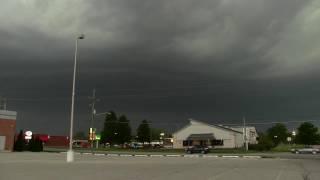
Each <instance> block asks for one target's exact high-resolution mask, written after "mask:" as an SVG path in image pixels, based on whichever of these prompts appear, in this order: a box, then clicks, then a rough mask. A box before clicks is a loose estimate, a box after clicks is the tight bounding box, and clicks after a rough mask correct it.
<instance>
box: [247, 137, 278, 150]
mask: <svg viewBox="0 0 320 180" xmlns="http://www.w3.org/2000/svg"><path fill="white" fill-rule="evenodd" d="M273 146H274V144H273V142H272V140H271V139H270V138H269V136H267V135H265V134H263V133H259V138H258V144H249V149H250V150H257V151H269V150H270V149H271V148H272V147H273Z"/></svg>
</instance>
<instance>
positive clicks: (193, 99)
mask: <svg viewBox="0 0 320 180" xmlns="http://www.w3.org/2000/svg"><path fill="white" fill-rule="evenodd" d="M319 6H320V5H319V2H318V1H316V0H314V1H311V0H310V1H302V0H283V1H276V0H258V1H252V0H240V1H231V0H215V1H212V0H206V1H192V0H173V1H172V0H171V1H169V0H164V1H156V0H148V1H142V0H133V1H132V0H130V1H129V0H108V1H98V0H94V1H85V0H82V1H79V0H70V1H63V0H54V1H43V0H20V1H18V0H17V1H5V2H2V6H1V7H0V23H1V27H0V54H1V66H0V81H1V82H3V83H4V84H5V86H1V87H0V94H2V95H5V96H7V97H9V98H10V99H11V101H9V102H10V103H9V105H10V106H9V107H10V108H11V109H14V110H17V111H18V112H19V123H18V125H19V127H21V128H31V129H35V130H36V131H48V132H50V133H55V132H57V133H65V132H66V130H67V128H65V127H67V126H68V113H69V104H70V98H69V96H70V92H71V89H70V88H71V86H70V83H71V80H72V65H73V64H72V63H73V61H72V60H73V53H74V40H75V37H76V35H77V34H78V33H82V32H83V33H85V34H86V39H84V40H81V41H80V42H79V67H78V74H77V75H78V77H77V102H78V103H77V117H78V118H79V119H77V122H78V123H77V124H76V126H77V129H86V128H87V127H88V121H86V119H88V115H87V114H88V105H87V104H88V103H89V101H88V99H87V97H88V96H89V95H90V92H91V90H92V89H93V88H94V87H95V88H97V95H98V96H99V97H100V98H101V102H100V103H98V105H97V110H98V111H106V110H109V109H114V110H116V111H118V112H120V113H125V114H128V116H129V117H131V118H132V120H133V121H134V122H135V123H137V122H138V121H140V120H141V119H143V118H147V119H150V120H152V121H153V122H155V123H158V125H161V122H162V125H163V124H167V126H166V127H168V126H170V125H168V124H170V123H171V124H174V123H179V122H185V120H186V119H187V118H190V117H193V118H199V119H203V120H206V121H210V122H237V123H238V122H239V121H240V119H241V116H243V115H246V116H248V117H249V119H251V120H252V121H255V120H261V119H262V120H274V119H287V120H288V119H301V118H319V116H320V115H319V114H318V113H317V111H316V109H315V107H317V106H318V105H319V104H318V103H317V101H316V99H318V98H319V96H318V95H317V92H318V91H317V90H318V89H319V86H317V85H316V84H317V83H316V82H317V79H316V78H311V77H312V76H313V74H314V73H317V70H318V68H317V65H318V61H317V58H318V57H319V52H318V51H317V49H318V48H319V47H320V43H319V42H320V41H319V38H318V35H317V33H318V32H319V30H320V28H319V27H320V26H319V22H320V21H319V20H320V15H319V12H318V10H317V8H319ZM317 74H318V73H317ZM298 110H301V112H299V111H298ZM46 125H48V126H50V127H52V128H49V127H47V126H46Z"/></svg>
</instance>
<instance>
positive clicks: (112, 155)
mask: <svg viewBox="0 0 320 180" xmlns="http://www.w3.org/2000/svg"><path fill="white" fill-rule="evenodd" d="M107 156H110V157H115V156H119V155H118V154H107Z"/></svg>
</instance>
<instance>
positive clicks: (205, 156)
mask: <svg viewBox="0 0 320 180" xmlns="http://www.w3.org/2000/svg"><path fill="white" fill-rule="evenodd" d="M202 157H204V158H217V157H219V156H217V155H203V156H202Z"/></svg>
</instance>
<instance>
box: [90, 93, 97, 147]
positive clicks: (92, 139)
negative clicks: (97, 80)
mask: <svg viewBox="0 0 320 180" xmlns="http://www.w3.org/2000/svg"><path fill="white" fill-rule="evenodd" d="M91 98H92V104H91V123H90V128H92V134H90V135H91V139H90V140H91V149H92V150H93V147H94V137H93V134H94V128H93V121H94V116H95V114H94V111H95V109H94V106H95V101H96V89H93V91H92V97H91Z"/></svg>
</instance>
